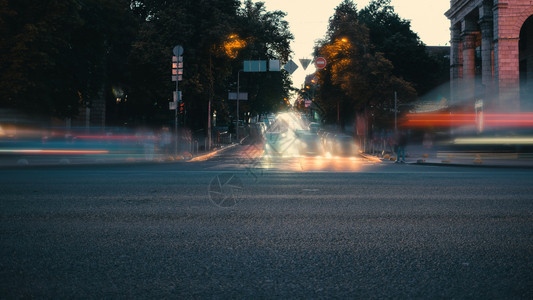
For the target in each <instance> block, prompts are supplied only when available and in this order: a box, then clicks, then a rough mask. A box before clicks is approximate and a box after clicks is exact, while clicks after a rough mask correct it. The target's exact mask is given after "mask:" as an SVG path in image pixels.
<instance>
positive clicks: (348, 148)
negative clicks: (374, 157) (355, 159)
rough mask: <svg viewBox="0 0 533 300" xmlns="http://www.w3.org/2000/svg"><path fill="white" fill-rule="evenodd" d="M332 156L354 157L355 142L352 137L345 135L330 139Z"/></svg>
mask: <svg viewBox="0 0 533 300" xmlns="http://www.w3.org/2000/svg"><path fill="white" fill-rule="evenodd" d="M332 143H333V145H332V147H333V153H332V154H333V155H337V156H354V155H355V154H356V147H355V141H354V139H353V137H351V136H349V135H345V134H338V135H335V136H334V137H333V139H332Z"/></svg>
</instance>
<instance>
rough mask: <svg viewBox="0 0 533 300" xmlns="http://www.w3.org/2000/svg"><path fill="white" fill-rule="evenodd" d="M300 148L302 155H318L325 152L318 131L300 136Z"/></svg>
mask: <svg viewBox="0 0 533 300" xmlns="http://www.w3.org/2000/svg"><path fill="white" fill-rule="evenodd" d="M298 141H299V143H298V150H299V152H300V155H305V156H318V155H323V154H324V148H323V147H322V142H321V140H320V137H319V136H318V134H316V133H306V134H302V135H300V136H299V137H298Z"/></svg>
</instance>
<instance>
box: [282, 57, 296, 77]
mask: <svg viewBox="0 0 533 300" xmlns="http://www.w3.org/2000/svg"><path fill="white" fill-rule="evenodd" d="M283 69H285V70H286V71H287V72H289V74H292V73H294V71H296V69H298V65H297V64H296V63H295V62H294V61H292V60H289V61H288V62H287V63H286V64H285V66H284V67H283Z"/></svg>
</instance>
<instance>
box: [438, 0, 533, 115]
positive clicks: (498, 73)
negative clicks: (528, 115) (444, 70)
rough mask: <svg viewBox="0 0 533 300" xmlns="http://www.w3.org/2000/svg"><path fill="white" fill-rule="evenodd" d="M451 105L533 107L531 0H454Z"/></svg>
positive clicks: (500, 108) (450, 15) (507, 108)
mask: <svg viewBox="0 0 533 300" xmlns="http://www.w3.org/2000/svg"><path fill="white" fill-rule="evenodd" d="M450 3H451V6H450V9H449V10H448V11H447V12H446V13H445V15H446V17H447V18H448V19H450V21H451V28H450V31H451V41H450V42H451V47H450V80H451V87H450V88H451V101H452V104H456V105H462V106H470V105H472V107H473V103H474V102H475V101H476V100H477V99H482V100H483V102H484V105H485V109H487V110H491V111H508V112H513V111H520V110H521V111H533V0H451V1H450Z"/></svg>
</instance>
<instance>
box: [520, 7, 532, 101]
mask: <svg viewBox="0 0 533 300" xmlns="http://www.w3.org/2000/svg"><path fill="white" fill-rule="evenodd" d="M519 35H520V40H519V47H518V48H519V49H518V51H519V54H518V61H519V82H520V84H519V86H520V106H521V108H522V109H523V110H526V111H533V100H532V99H533V39H532V38H531V37H533V14H531V15H529V16H528V17H527V18H526V19H525V20H524V22H523V24H522V25H521V27H520V31H519Z"/></svg>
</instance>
